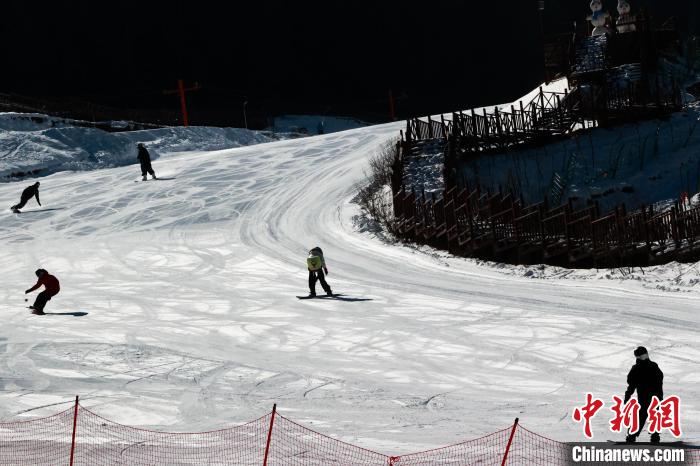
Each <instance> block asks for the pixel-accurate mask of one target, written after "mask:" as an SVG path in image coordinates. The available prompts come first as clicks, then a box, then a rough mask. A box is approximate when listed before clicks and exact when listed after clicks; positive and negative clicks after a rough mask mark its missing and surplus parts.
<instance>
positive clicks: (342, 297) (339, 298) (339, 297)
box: [319, 294, 372, 303]
mask: <svg viewBox="0 0 700 466" xmlns="http://www.w3.org/2000/svg"><path fill="white" fill-rule="evenodd" d="M319 297H320V298H321V299H328V300H335V301H346V302H349V303H354V302H358V301H372V298H350V297H348V296H345V295H343V294H338V295H335V296H319Z"/></svg>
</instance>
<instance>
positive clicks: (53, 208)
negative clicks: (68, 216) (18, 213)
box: [22, 207, 63, 214]
mask: <svg viewBox="0 0 700 466" xmlns="http://www.w3.org/2000/svg"><path fill="white" fill-rule="evenodd" d="M52 210H63V207H52V208H51V209H37V210H23V211H22V213H23V214H31V213H32V212H50V211H52Z"/></svg>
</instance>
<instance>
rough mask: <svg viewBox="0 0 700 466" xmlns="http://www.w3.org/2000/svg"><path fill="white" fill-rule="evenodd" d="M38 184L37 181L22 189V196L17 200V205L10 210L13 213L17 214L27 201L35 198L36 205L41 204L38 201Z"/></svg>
mask: <svg viewBox="0 0 700 466" xmlns="http://www.w3.org/2000/svg"><path fill="white" fill-rule="evenodd" d="M39 184H40V183H39V182H38V181H37V182H36V183H34V184H33V185H31V186H29V187H27V188H24V191H22V195H21V196H20V198H19V204H15V205H13V206H12V207H10V209H12V211H13V212H15V213H19V209H21V208H22V207H24V205H25V204H26V203H27V201H29V199H31V198H33V197H36V203H37V204H39V205H41V202H40V201H39Z"/></svg>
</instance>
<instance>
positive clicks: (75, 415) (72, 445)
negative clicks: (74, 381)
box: [70, 395, 78, 466]
mask: <svg viewBox="0 0 700 466" xmlns="http://www.w3.org/2000/svg"><path fill="white" fill-rule="evenodd" d="M77 427H78V395H75V408H74V410H73V438H72V439H71V442H70V466H73V454H74V453H75V429H76V428H77Z"/></svg>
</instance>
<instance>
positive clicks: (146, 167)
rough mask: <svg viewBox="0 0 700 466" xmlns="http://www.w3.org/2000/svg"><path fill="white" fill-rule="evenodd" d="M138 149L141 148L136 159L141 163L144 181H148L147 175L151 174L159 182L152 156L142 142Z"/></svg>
mask: <svg viewBox="0 0 700 466" xmlns="http://www.w3.org/2000/svg"><path fill="white" fill-rule="evenodd" d="M137 147H138V148H139V155H138V157H136V158H137V159H138V161H139V162H140V163H141V176H143V181H146V173H150V174H151V176H152V177H153V179H154V180H157V179H158V178H156V174H155V172H154V171H153V167H151V154H149V153H148V150H146V146H144V145H143V143H142V142H139V143H138V145H137Z"/></svg>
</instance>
